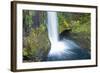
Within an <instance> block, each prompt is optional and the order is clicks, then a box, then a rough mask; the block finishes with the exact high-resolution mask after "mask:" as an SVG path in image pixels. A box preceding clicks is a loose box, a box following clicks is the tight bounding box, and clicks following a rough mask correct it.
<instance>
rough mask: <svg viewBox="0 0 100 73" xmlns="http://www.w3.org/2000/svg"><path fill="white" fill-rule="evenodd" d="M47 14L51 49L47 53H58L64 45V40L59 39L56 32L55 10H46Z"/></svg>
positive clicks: (56, 19)
mask: <svg viewBox="0 0 100 73" xmlns="http://www.w3.org/2000/svg"><path fill="white" fill-rule="evenodd" d="M47 16H48V25H47V28H48V35H49V39H50V42H51V50H50V53H49V55H54V54H60V52H62V51H63V50H64V49H65V47H66V45H65V44H64V42H61V41H59V33H58V18H57V13H56V12H47Z"/></svg>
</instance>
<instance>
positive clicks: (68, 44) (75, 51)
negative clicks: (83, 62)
mask: <svg viewBox="0 0 100 73" xmlns="http://www.w3.org/2000/svg"><path fill="white" fill-rule="evenodd" d="M47 19H48V23H47V29H48V36H49V40H50V42H51V47H50V51H49V54H48V58H47V60H48V61H56V60H76V59H90V54H89V53H88V51H86V50H85V49H81V48H80V47H79V46H78V45H77V44H76V43H75V42H74V41H73V40H70V39H68V38H67V39H66V38H63V40H59V33H58V26H59V25H58V17H57V12H47Z"/></svg>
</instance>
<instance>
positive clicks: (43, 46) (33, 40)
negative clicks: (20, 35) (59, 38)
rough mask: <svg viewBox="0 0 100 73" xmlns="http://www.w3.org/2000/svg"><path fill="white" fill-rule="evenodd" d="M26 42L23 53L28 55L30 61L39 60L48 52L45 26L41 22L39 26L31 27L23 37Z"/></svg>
mask: <svg viewBox="0 0 100 73" xmlns="http://www.w3.org/2000/svg"><path fill="white" fill-rule="evenodd" d="M25 39H26V40H25V41H24V44H25V42H26V45H25V48H26V49H24V53H23V55H26V56H27V57H30V59H31V60H32V61H41V60H42V58H43V57H45V56H46V55H47V54H48V51H49V48H50V41H49V39H48V34H47V32H46V26H45V25H44V24H41V25H40V27H39V28H37V29H32V31H31V33H30V34H29V36H28V37H25Z"/></svg>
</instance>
